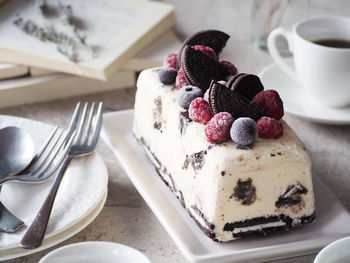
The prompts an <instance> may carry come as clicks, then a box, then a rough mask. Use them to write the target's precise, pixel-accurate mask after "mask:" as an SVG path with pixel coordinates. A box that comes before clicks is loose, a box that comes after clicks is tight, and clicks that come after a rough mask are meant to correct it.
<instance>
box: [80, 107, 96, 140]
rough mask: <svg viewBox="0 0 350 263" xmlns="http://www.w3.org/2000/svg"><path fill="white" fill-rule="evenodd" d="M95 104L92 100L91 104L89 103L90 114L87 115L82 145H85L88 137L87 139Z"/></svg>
mask: <svg viewBox="0 0 350 263" xmlns="http://www.w3.org/2000/svg"><path fill="white" fill-rule="evenodd" d="M95 105H96V103H95V102H93V103H92V105H91V109H90V114H89V117H88V123H87V124H86V131H85V135H84V137H83V141H82V144H83V145H85V144H86V143H87V141H88V139H89V134H90V130H91V124H92V119H93V116H94V111H95Z"/></svg>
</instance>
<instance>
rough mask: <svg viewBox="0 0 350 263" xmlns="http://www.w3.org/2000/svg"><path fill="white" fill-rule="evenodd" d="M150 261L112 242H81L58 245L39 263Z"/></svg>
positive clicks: (134, 262) (135, 262)
mask: <svg viewBox="0 0 350 263" xmlns="http://www.w3.org/2000/svg"><path fill="white" fill-rule="evenodd" d="M67 262H70V263H78V262H79V263H80V262H84V263H100V262H103V263H116V262H118V263H151V261H149V259H148V258H147V257H146V256H145V255H143V254H142V253H141V252H140V251H138V250H136V249H134V248H131V247H128V246H125V245H122V244H118V243H112V242H102V241H92V242H81V243H75V244H71V245H67V246H64V247H60V248H58V249H56V250H54V251H52V252H50V253H49V254H47V255H46V256H44V257H43V258H42V259H41V260H40V261H39V263H67Z"/></svg>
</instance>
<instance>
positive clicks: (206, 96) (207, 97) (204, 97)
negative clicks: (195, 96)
mask: <svg viewBox="0 0 350 263" xmlns="http://www.w3.org/2000/svg"><path fill="white" fill-rule="evenodd" d="M203 99H204V100H205V101H206V102H209V89H207V90H206V91H205V93H204V96H203Z"/></svg>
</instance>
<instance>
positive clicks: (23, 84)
mask: <svg viewBox="0 0 350 263" xmlns="http://www.w3.org/2000/svg"><path fill="white" fill-rule="evenodd" d="M180 46H181V42H180V40H179V39H178V38H177V37H176V36H175V34H174V33H173V32H172V31H169V32H168V33H166V34H164V35H163V36H161V37H159V38H157V39H156V40H154V41H153V42H152V43H151V44H150V45H149V46H147V47H146V48H145V49H144V50H142V51H141V52H139V53H138V54H137V55H136V56H135V58H133V59H131V60H130V61H129V62H128V63H127V64H126V65H124V66H123V69H122V70H123V71H122V73H121V74H118V73H116V75H115V76H112V77H111V78H110V79H109V80H107V81H98V80H96V81H95V80H91V79H86V78H83V77H80V78H78V77H76V76H73V75H67V74H61V73H57V72H54V71H51V70H47V69H40V68H36V67H30V72H31V74H30V75H29V76H25V77H18V78H15V79H7V80H0V107H8V106H15V105H20V104H26V103H34V102H39V101H46V100H53V99H59V98H64V97H71V96H77V95H83V94H88V93H93V92H99V91H104V90H111V89H119V88H126V87H134V86H135V84H136V78H135V76H136V72H138V71H141V70H143V69H145V68H150V67H158V66H161V65H162V64H163V60H164V58H165V57H166V56H167V55H168V54H169V53H172V52H177V51H178V50H179V49H180ZM12 66H13V67H14V68H16V67H18V68H21V67H22V66H21V65H12ZM0 69H1V66H0ZM0 74H1V70H0ZM69 76H70V77H71V78H69ZM60 81H62V83H61V84H60V83H59V82H60Z"/></svg>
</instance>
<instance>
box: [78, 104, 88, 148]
mask: <svg viewBox="0 0 350 263" xmlns="http://www.w3.org/2000/svg"><path fill="white" fill-rule="evenodd" d="M87 107H88V103H87V102H85V103H84V109H83V113H82V114H81V117H80V123H79V126H78V128H77V129H76V131H77V134H76V143H77V144H79V143H80V141H81V137H82V135H83V130H84V124H85V121H86V113H87Z"/></svg>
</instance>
